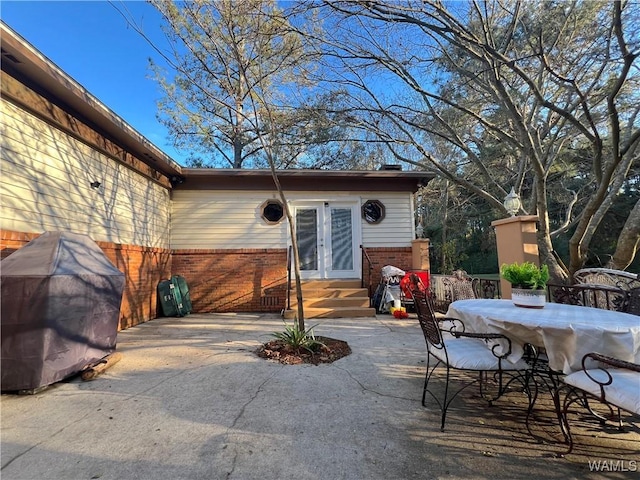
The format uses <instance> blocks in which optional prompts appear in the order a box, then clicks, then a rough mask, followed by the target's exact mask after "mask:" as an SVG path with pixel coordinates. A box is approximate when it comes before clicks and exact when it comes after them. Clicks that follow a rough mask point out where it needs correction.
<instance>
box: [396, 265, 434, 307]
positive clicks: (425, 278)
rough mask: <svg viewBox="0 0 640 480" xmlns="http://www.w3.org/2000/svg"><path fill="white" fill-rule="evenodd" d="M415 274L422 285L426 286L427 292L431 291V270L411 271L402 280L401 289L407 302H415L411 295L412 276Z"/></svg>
mask: <svg viewBox="0 0 640 480" xmlns="http://www.w3.org/2000/svg"><path fill="white" fill-rule="evenodd" d="M414 273H415V274H416V275H417V276H418V277H419V278H420V280H421V281H422V284H423V285H424V288H425V289H427V290H428V289H429V281H430V278H429V270H409V271H408V272H407V273H405V275H404V277H402V279H401V280H400V289H401V290H402V293H403V294H404V298H405V299H406V300H413V295H411V289H410V283H411V274H414Z"/></svg>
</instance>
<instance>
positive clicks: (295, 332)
mask: <svg viewBox="0 0 640 480" xmlns="http://www.w3.org/2000/svg"><path fill="white" fill-rule="evenodd" d="M316 326H317V324H316V325H313V326H311V327H309V328H308V329H306V330H304V329H301V328H300V327H299V324H298V322H293V325H287V324H286V322H285V327H284V331H283V332H273V333H272V334H271V336H272V337H275V338H277V339H278V340H281V341H282V342H284V343H285V344H286V345H288V346H289V347H291V349H293V350H297V351H299V350H300V349H301V348H302V349H304V350H307V351H308V352H309V353H314V352H315V351H316V350H318V348H320V347H324V346H325V345H324V343H322V342H321V341H320V340H318V339H317V338H316V336H315V335H314V333H313V329H314V328H315V327H316Z"/></svg>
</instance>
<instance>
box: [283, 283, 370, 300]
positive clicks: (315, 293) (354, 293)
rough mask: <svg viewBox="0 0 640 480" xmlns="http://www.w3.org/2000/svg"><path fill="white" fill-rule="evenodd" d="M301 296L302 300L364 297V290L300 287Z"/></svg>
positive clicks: (293, 296)
mask: <svg viewBox="0 0 640 480" xmlns="http://www.w3.org/2000/svg"><path fill="white" fill-rule="evenodd" d="M295 294H296V290H295V288H294V289H293V290H292V291H291V298H292V299H294V298H295V296H296V295H295ZM302 296H303V297H304V298H307V297H308V298H343V297H356V298H357V297H365V298H367V289H366V288H317V287H315V286H307V285H303V286H302Z"/></svg>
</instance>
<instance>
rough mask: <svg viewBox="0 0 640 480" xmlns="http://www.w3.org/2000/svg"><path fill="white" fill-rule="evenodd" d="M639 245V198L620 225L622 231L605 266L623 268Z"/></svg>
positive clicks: (629, 261)
mask: <svg viewBox="0 0 640 480" xmlns="http://www.w3.org/2000/svg"><path fill="white" fill-rule="evenodd" d="M639 245H640V200H638V201H637V202H636V204H635V206H634V207H633V210H631V213H629V216H628V217H627V221H626V222H625V224H624V227H622V232H620V236H619V237H618V243H617V244H616V251H615V252H614V254H613V257H611V260H609V263H607V268H613V269H615V270H624V269H625V268H627V267H628V266H629V265H631V262H633V259H634V258H635V255H636V252H637V251H638V246H639Z"/></svg>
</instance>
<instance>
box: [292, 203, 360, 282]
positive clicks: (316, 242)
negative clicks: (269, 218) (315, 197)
mask: <svg viewBox="0 0 640 480" xmlns="http://www.w3.org/2000/svg"><path fill="white" fill-rule="evenodd" d="M358 212H359V209H358V204H357V203H355V202H354V203H351V204H350V203H345V202H307V203H304V204H302V203H300V204H294V216H295V222H296V237H297V241H298V255H299V257H300V274H301V276H302V278H307V279H331V278H359V276H360V255H359V254H358V253H359V252H358V248H359V245H360V227H359V225H360V224H359V218H360V217H359V216H358V215H357V214H358Z"/></svg>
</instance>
